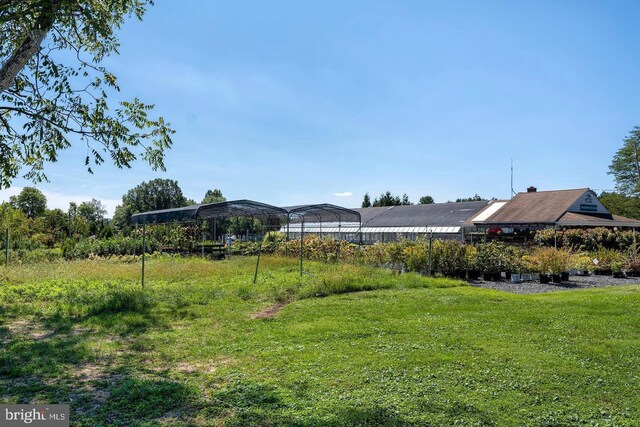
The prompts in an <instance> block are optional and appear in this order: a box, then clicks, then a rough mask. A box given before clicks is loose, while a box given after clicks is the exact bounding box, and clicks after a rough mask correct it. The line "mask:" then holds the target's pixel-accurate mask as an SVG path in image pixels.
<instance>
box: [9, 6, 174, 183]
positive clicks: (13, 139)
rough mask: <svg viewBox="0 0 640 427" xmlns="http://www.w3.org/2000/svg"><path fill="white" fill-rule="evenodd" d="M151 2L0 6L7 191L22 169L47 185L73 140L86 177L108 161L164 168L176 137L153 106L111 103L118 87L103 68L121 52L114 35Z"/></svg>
mask: <svg viewBox="0 0 640 427" xmlns="http://www.w3.org/2000/svg"><path fill="white" fill-rule="evenodd" d="M148 4H151V0H147V1H145V0H140V1H130V0H114V1H108V2H106V1H103V0H97V1H75V0H59V1H42V0H38V1H28V2H26V1H5V2H2V3H0V32H1V33H2V35H3V37H2V38H0V64H1V66H0V186H2V187H8V186H9V185H10V183H11V181H12V180H13V178H15V177H16V176H18V174H19V173H20V171H21V170H22V169H23V168H27V169H28V171H27V173H26V174H25V177H26V178H28V179H31V180H33V181H34V182H39V181H42V180H46V176H45V174H44V172H43V169H44V165H45V163H47V162H55V161H56V160H57V157H58V154H59V151H60V150H63V149H65V148H68V147H70V146H71V144H72V141H77V142H81V143H82V144H87V146H88V150H87V151H88V153H89V154H88V155H87V156H86V159H85V165H86V166H87V169H88V170H89V172H91V167H92V165H94V164H95V165H98V164H101V163H103V162H104V159H105V158H110V159H111V160H112V161H113V163H114V164H115V165H116V166H118V167H120V168H123V167H130V166H131V165H132V164H133V163H134V161H135V160H136V159H137V158H138V157H141V158H142V159H144V160H145V161H147V162H148V163H149V164H150V165H151V166H152V168H153V169H154V170H157V169H161V170H164V163H163V160H164V153H165V150H167V149H168V148H170V146H171V143H172V142H171V137H170V136H171V134H172V133H174V131H173V130H172V129H171V128H170V125H169V124H168V123H165V122H164V120H163V119H162V118H161V117H160V118H157V119H153V118H151V117H149V112H150V111H151V110H152V109H153V106H152V105H148V104H144V103H142V102H141V101H140V100H138V99H137V98H135V99H133V100H131V101H121V102H119V103H117V104H116V103H114V102H109V96H110V95H111V96H112V95H114V94H116V93H118V92H119V91H120V87H119V86H118V82H117V78H116V76H115V75H114V74H112V73H111V72H109V71H108V70H106V69H105V68H104V66H103V65H102V63H103V61H104V59H105V58H106V57H108V56H110V55H112V54H114V53H117V52H118V50H117V48H118V39H117V37H116V32H117V30H118V29H119V28H120V27H121V25H122V24H123V23H124V21H125V18H126V17H128V16H131V15H135V16H136V17H137V18H138V19H141V18H142V16H143V14H144V12H145V10H146V6H147V5H148ZM61 58H66V60H65V61H64V62H63V61H62V60H61ZM135 150H138V151H139V152H138V153H135V152H134V151H135Z"/></svg>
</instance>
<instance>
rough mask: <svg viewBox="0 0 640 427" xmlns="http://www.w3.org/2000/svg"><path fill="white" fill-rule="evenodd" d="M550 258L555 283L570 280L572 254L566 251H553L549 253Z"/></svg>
mask: <svg viewBox="0 0 640 427" xmlns="http://www.w3.org/2000/svg"><path fill="white" fill-rule="evenodd" d="M550 249H551V248H550ZM548 256H549V270H550V271H551V278H552V280H553V283H562V282H563V280H564V281H566V280H569V273H568V270H569V268H570V267H571V253H570V252H569V251H567V250H565V249H552V250H551V251H549V252H548ZM565 278H566V279H565Z"/></svg>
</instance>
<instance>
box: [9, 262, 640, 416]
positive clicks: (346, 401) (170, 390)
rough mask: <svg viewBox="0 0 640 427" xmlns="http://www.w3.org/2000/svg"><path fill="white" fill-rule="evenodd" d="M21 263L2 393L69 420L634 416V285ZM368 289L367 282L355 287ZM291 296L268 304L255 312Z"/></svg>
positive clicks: (639, 360)
mask: <svg viewBox="0 0 640 427" xmlns="http://www.w3.org/2000/svg"><path fill="white" fill-rule="evenodd" d="M254 262H255V258H236V259H233V260H230V261H224V262H210V261H204V260H200V259H195V258H194V259H188V260H184V259H176V258H154V259H152V260H150V261H149V264H148V270H147V286H146V287H145V289H144V290H143V289H141V288H140V285H139V277H138V276H139V264H136V263H127V262H116V261H105V260H94V261H78V262H71V263H53V264H38V265H34V266H22V267H19V268H16V269H12V270H10V271H9V272H6V273H5V276H4V277H3V279H2V284H1V285H0V319H1V321H2V322H1V324H0V400H1V401H2V402H3V403H27V402H49V403H70V404H71V408H72V422H73V424H74V425H87V426H89V425H156V424H167V425H230V426H245V425H315V426H324V425H392V426H395V425H499V426H502V425H513V426H521V425H535V426H562V425H566V426H573V425H601V426H602V425H634V426H635V425H640V403H639V402H640V399H638V396H639V395H640V374H639V373H638V372H639V371H638V366H639V365H640V316H638V314H637V309H638V307H640V286H638V285H629V286H624V287H617V288H603V289H594V290H581V291H563V292H557V293H546V294H538V295H512V294H506V293H501V292H497V291H491V290H484V289H477V288H471V287H468V286H461V285H463V283H460V282H456V281H450V280H442V279H429V278H425V277H421V276H418V275H413V274H403V275H397V274H393V273H392V272H390V271H386V270H378V269H372V268H367V267H360V266H353V265H342V264H330V265H324V264H318V263H308V264H305V266H306V267H307V270H308V271H309V273H310V274H309V275H305V276H304V277H303V278H302V280H301V279H300V277H299V275H298V274H297V268H298V265H297V263H296V262H295V261H294V260H285V259H278V258H269V257H267V258H265V259H264V264H263V267H262V269H261V273H260V276H259V282H258V284H257V285H253V284H252V283H251V280H252V275H253V267H254ZM355 291H368V292H355ZM280 301H293V302H292V303H291V304H288V305H286V306H285V307H284V308H283V310H282V311H281V312H280V313H279V314H278V315H277V316H275V317H274V318H266V319H255V318H253V314H255V313H257V312H260V311H261V310H264V309H265V308H267V307H269V306H271V305H272V304H274V303H276V302H280Z"/></svg>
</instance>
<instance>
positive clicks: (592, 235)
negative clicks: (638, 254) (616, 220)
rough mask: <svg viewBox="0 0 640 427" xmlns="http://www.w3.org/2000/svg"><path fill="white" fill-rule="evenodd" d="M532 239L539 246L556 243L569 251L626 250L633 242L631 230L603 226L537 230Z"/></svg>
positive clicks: (554, 244)
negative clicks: (583, 228)
mask: <svg viewBox="0 0 640 427" xmlns="http://www.w3.org/2000/svg"><path fill="white" fill-rule="evenodd" d="M534 240H535V242H536V243H537V244H538V245H540V246H556V244H557V247H558V248H565V249H569V250H571V251H598V250H600V249H613V250H621V251H628V250H631V248H632V246H633V244H634V237H633V231H630V230H628V231H622V230H617V229H609V228H603V227H598V228H591V229H587V230H581V229H568V230H558V231H554V230H553V229H544V230H538V231H537V232H536V234H535V237H534Z"/></svg>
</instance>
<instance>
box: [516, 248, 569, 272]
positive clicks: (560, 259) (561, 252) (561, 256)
mask: <svg viewBox="0 0 640 427" xmlns="http://www.w3.org/2000/svg"><path fill="white" fill-rule="evenodd" d="M526 261H527V264H528V266H529V268H530V269H531V270H532V271H534V272H536V273H551V274H560V273H562V272H565V271H568V270H569V269H571V266H572V256H571V252H569V251H568V250H566V249H555V248H539V249H536V250H535V251H534V252H533V254H531V255H530V256H529V257H527V259H526Z"/></svg>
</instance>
